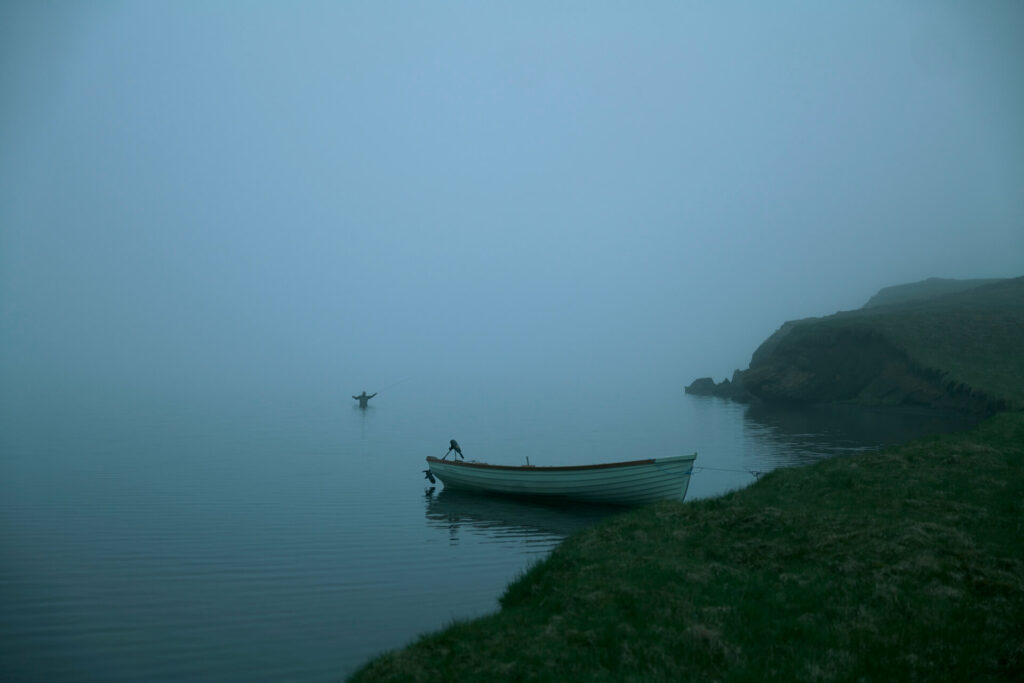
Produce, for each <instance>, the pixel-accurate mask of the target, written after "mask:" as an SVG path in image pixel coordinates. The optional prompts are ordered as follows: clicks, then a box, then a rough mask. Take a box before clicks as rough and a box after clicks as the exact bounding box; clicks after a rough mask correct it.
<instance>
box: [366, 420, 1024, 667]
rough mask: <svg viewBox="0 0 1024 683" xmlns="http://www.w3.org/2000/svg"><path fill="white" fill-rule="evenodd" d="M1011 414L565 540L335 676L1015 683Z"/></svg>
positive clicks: (1020, 490)
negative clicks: (475, 609) (483, 596)
mask: <svg viewBox="0 0 1024 683" xmlns="http://www.w3.org/2000/svg"><path fill="white" fill-rule="evenodd" d="M1022 538H1024V414H1021V413H1008V414H1003V415H1000V416H997V417H995V418H992V419H990V420H989V421H987V422H986V423H984V424H983V425H982V426H981V427H979V428H978V429H976V430H974V431H972V432H970V433H968V434H963V435H956V436H947V437H940V438H935V439H929V440H925V441H921V442H916V443H911V444H908V445H905V446H903V447H899V448H895V449H890V450H887V451H884V452H881V453H876V454H868V455H859V456H853V457H845V458H835V459H832V460H828V461H824V462H821V463H818V464H816V465H813V466H810V467H805V468H796V469H785V470H778V471H775V472H773V473H771V474H769V475H767V476H766V477H764V478H762V479H761V480H760V481H758V482H757V483H756V484H754V485H753V486H751V487H749V488H747V489H744V490H741V491H738V492H734V493H732V494H729V495H726V496H724V497H721V498H717V499H712V500H703V501H697V502H694V503H686V504H683V503H664V504H659V505H656V506H652V507H649V508H645V509H642V510H639V511H636V512H632V513H627V514H624V515H622V516H620V517H616V518H613V519H612V520H609V521H608V522H606V523H603V524H601V525H599V526H597V527H594V528H592V529H590V530H588V531H585V532H583V533H581V534H579V535H577V536H574V537H572V538H570V539H568V540H567V541H566V542H565V543H563V544H562V545H561V546H560V547H559V548H558V549H556V550H555V552H554V553H552V555H551V556H550V557H549V558H548V559H547V560H546V561H543V562H541V563H539V564H538V565H536V566H535V567H534V568H533V569H531V570H530V571H529V572H528V573H527V574H526V575H525V576H524V577H522V578H521V579H520V580H519V581H517V582H515V583H513V584H512V585H511V586H510V587H509V589H508V591H507V592H506V594H505V596H504V597H503V598H502V609H501V611H500V612H499V613H497V614H495V615H493V616H488V617H485V618H482V619H477V620H474V621H469V622H462V623H456V624H454V625H452V626H451V627H450V628H448V629H445V630H444V631H441V632H439V633H436V634H432V635H428V636H425V637H423V638H422V639H420V640H419V641H418V642H417V643H415V644H413V645H411V646H410V647H408V648H406V649H404V650H400V651H397V652H392V653H389V654H386V655H383V656H381V657H379V658H378V659H376V660H374V661H373V662H371V663H369V664H368V665H367V666H366V667H364V668H363V669H362V670H361V671H359V672H357V674H356V676H355V677H354V678H355V680H361V681H371V680H421V681H441V680H459V681H465V680H551V681H556V680H586V681H622V680H627V681H629V680H632V681H682V680H694V681H709V680H717V681H753V680H756V681H765V680H772V681H837V680H843V681H846V680H949V681H964V680H970V681H1020V680H1024V543H1022V542H1021V539H1022Z"/></svg>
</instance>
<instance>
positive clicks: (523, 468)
mask: <svg viewBox="0 0 1024 683" xmlns="http://www.w3.org/2000/svg"><path fill="white" fill-rule="evenodd" d="M696 455H697V454H696V453H694V454H692V456H691V455H676V456H672V457H668V458H647V459H645V460H629V461H626V462H608V463H598V464H596V465H553V466H545V465H491V464H490V463H485V462H466V461H464V460H442V459H441V458H436V457H434V456H432V455H428V456H427V462H428V463H437V464H439V465H458V466H459V467H475V468H478V469H486V470H512V471H516V472H566V471H569V472H573V471H575V472H578V471H580V470H600V469H614V468H617V467H637V466H640V465H654V464H656V463H665V462H668V461H672V460H677V459H679V460H681V459H686V458H691V457H693V458H694V459H696Z"/></svg>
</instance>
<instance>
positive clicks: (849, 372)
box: [688, 277, 1024, 413]
mask: <svg viewBox="0 0 1024 683" xmlns="http://www.w3.org/2000/svg"><path fill="white" fill-rule="evenodd" d="M929 282H935V281H931V280H928V281H925V283H917V284H916V285H906V286H904V287H907V288H908V289H903V290H901V289H900V288H897V287H891V288H887V289H886V290H882V292H879V296H876V297H874V298H873V299H872V300H873V301H874V300H876V299H878V298H879V297H880V296H881V295H882V294H883V293H884V292H886V291H892V290H895V291H897V294H899V293H900V292H901V291H902V292H903V293H910V292H915V291H916V293H917V294H915V295H913V296H911V297H910V298H906V299H904V300H903V301H902V302H901V303H892V304H887V305H877V306H871V307H865V308H862V309H859V310H856V311H847V312H843V313H837V314H835V315H831V316H827V317H824V318H809V319H805V320H797V321H791V322H787V323H786V324H784V325H783V326H782V327H781V328H779V330H778V331H777V332H775V334H773V335H772V336H771V337H769V338H768V339H767V340H765V342H764V343H763V344H762V345H761V346H760V347H759V348H758V349H757V351H755V352H754V355H753V357H752V358H751V361H750V368H749V369H748V370H745V371H742V372H737V373H736V374H735V375H734V376H733V379H732V381H731V382H729V381H726V382H723V383H722V384H720V385H714V383H713V382H712V383H711V386H710V387H709V386H708V385H707V380H698V382H695V383H694V384H693V385H691V387H688V391H690V393H711V394H715V395H721V396H727V397H730V398H738V399H741V400H742V399H744V398H753V399H760V400H764V401H786V402H832V401H841V402H853V403H860V404H865V405H925V406H932V407H937V408H948V409H954V410H959V411H965V412H973V413H991V412H996V411H999V410H1005V409H1024V277H1021V278H1014V279H1009V280H996V281H993V282H991V283H990V284H980V285H975V286H972V287H969V288H963V287H959V288H956V289H954V291H952V292H950V293H945V294H936V295H932V296H930V297H927V298H925V297H922V296H920V294H922V293H923V292H924V291H926V290H929V289H930V290H931V291H935V289H934V288H933V287H930V286H929V287H923V285H925V284H926V283H929ZM939 282H944V281H939ZM945 282H948V281H945ZM964 282H968V281H960V283H964ZM970 282H979V281H977V280H975V281H970ZM922 287H923V288H922ZM915 288H916V289H915ZM883 300H884V299H883ZM889 300H891V301H895V298H890V299H889ZM869 303H870V302H869ZM700 382H704V384H700Z"/></svg>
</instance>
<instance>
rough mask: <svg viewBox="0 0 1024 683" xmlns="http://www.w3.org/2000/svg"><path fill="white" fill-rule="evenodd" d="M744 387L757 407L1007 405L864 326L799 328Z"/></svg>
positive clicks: (760, 362) (746, 377)
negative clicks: (766, 404)
mask: <svg viewBox="0 0 1024 683" xmlns="http://www.w3.org/2000/svg"><path fill="white" fill-rule="evenodd" d="M759 351H761V352H760V353H759V354H756V361H752V362H751V366H750V369H749V370H747V371H745V372H743V373H742V375H743V383H744V385H745V387H746V389H747V391H749V392H750V394H752V395H753V396H755V397H757V398H758V399H760V400H763V401H777V402H790V403H827V402H835V401H838V402H850V403H858V404H863V405H875V406H878V405H921V406H930V407H934V408H941V409H949V410H956V411H960V412H969V413H988V412H994V411H996V410H999V409H1002V408H1005V407H1006V403H1005V401H1003V400H1001V399H1000V398H999V397H995V396H991V395H989V394H987V393H986V392H983V391H978V390H974V389H971V388H970V387H967V386H965V385H962V384H960V383H957V382H955V381H953V380H951V379H949V378H947V377H945V375H944V373H943V372H942V371H940V370H937V369H930V368H925V367H922V366H920V365H919V364H918V363H916V362H915V361H914V360H912V359H911V358H910V357H909V355H908V354H907V353H906V352H905V351H903V350H901V349H900V348H898V347H897V346H895V345H894V344H893V343H892V342H891V341H889V340H888V339H887V338H886V337H885V336H884V335H882V334H880V333H878V332H877V331H875V330H873V329H871V328H870V327H866V326H857V325H852V326H836V327H831V326H827V325H825V326H818V325H814V324H805V325H804V326H802V327H801V326H797V327H795V328H794V329H791V330H790V331H789V333H788V334H786V335H785V337H784V338H783V339H781V340H776V341H775V343H774V345H773V348H772V350H771V351H769V352H764V351H763V350H762V349H759Z"/></svg>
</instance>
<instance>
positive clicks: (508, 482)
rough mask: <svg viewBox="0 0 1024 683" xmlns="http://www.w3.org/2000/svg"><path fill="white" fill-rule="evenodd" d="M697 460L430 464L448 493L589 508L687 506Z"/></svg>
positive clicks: (683, 457) (432, 461)
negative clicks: (665, 502) (567, 464)
mask: <svg viewBox="0 0 1024 683" xmlns="http://www.w3.org/2000/svg"><path fill="white" fill-rule="evenodd" d="M696 457H697V454H696V453H693V454H692V455H679V456H675V457H670V458H651V459H648V460H634V461H631V462H619V463H609V464H606V465H581V466H574V467H531V466H523V467H511V466H507V465H488V464H485V463H478V462H465V461H452V460H441V459H440V458H434V457H429V458H427V465H428V466H429V467H430V471H431V472H432V473H433V474H434V476H436V477H437V478H438V479H440V480H441V481H442V482H444V485H445V488H450V489H457V490H462V491H476V492H479V493H497V494H502V495H512V496H529V497H543V498H565V499H569V500H579V501H585V502H588V503H607V504H612V505H646V504H648V503H654V502H657V501H661V500H682V499H683V498H685V497H686V490H687V488H688V487H689V485H690V474H691V473H692V471H693V462H694V460H695V459H696Z"/></svg>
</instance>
